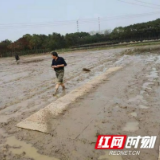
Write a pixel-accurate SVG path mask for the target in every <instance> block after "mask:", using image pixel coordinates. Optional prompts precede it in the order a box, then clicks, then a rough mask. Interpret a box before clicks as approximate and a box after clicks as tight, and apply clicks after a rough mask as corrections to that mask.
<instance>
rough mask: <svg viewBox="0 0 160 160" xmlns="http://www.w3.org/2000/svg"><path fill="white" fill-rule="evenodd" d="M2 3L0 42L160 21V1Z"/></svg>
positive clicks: (7, 0) (29, 0) (32, 0)
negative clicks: (36, 35) (35, 35)
mask: <svg viewBox="0 0 160 160" xmlns="http://www.w3.org/2000/svg"><path fill="white" fill-rule="evenodd" d="M0 1H1V2H0V41H2V40H5V39H9V40H12V41H15V40H17V39H19V38H20V37H22V36H23V35H25V34H46V35H48V34H52V33H53V32H57V33H60V34H63V35H65V34H66V33H74V32H77V31H79V32H91V31H99V30H100V31H104V30H112V29H114V28H115V27H119V26H127V25H131V24H135V23H141V22H147V21H151V20H155V19H157V18H160V1H159V0H26V1H25V0H14V1H13V0H5V1H4V0H0ZM156 12H159V13H156ZM131 15H132V17H131ZM133 15H135V16H133ZM98 17H99V19H98ZM77 21H78V24H77ZM77 26H78V27H77Z"/></svg>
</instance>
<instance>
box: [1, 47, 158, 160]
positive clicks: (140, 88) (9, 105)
mask: <svg viewBox="0 0 160 160" xmlns="http://www.w3.org/2000/svg"><path fill="white" fill-rule="evenodd" d="M125 50H126V49H110V50H99V51H86V52H76V53H66V54H61V55H59V56H62V57H64V58H65V60H66V62H67V63H68V66H67V67H66V68H65V83H66V88H67V89H66V91H65V93H64V92H62V91H61V89H59V94H58V95H57V96H53V92H54V86H55V83H56V80H55V73H54V70H53V69H52V68H51V61H52V59H51V58H52V57H51V55H49V54H46V55H42V56H28V57H27V56H24V57H20V58H21V60H20V63H19V64H18V65H17V64H16V62H15V60H14V58H2V59H0V160H1V159H2V160H32V159H34V160H98V159H102V160H135V159H137V160H138V159H139V160H144V159H145V160H157V159H158V145H159V134H160V133H159V127H160V119H159V114H160V107H159V106H160V98H159V97H160V78H159V75H160V73H159V71H160V56H159V55H158V54H155V53H154V54H152V53H148V54H140V55H122V54H121V53H122V52H123V51H125ZM116 66H122V67H123V69H122V70H120V71H118V72H116V73H114V74H113V75H110V76H109V77H108V78H107V79H106V81H104V83H101V84H99V85H98V86H97V87H96V88H94V89H93V91H92V92H90V93H88V94H87V95H85V96H84V97H82V98H80V99H78V100H77V101H76V102H75V103H74V104H72V105H71V106H70V107H69V108H68V109H67V110H66V111H65V112H64V113H63V114H62V115H59V116H57V118H55V119H54V124H55V129H54V131H53V133H50V134H45V133H41V132H36V131H31V130H25V129H20V128H17V127H16V126H15V125H16V124H17V123H19V122H20V121H22V120H23V119H25V118H27V117H28V116H30V115H32V114H33V113H35V112H37V111H38V110H40V109H42V108H44V107H45V106H47V105H48V104H50V103H51V102H53V101H55V100H56V99H58V98H60V97H62V96H63V95H65V94H67V93H69V92H70V91H72V90H73V89H75V88H77V87H80V86H81V85H83V84H85V83H86V82H89V81H90V80H92V79H94V78H95V77H96V76H98V75H101V74H103V73H105V72H106V70H107V69H108V68H111V67H116ZM83 68H87V69H90V72H85V71H83ZM99 134H101V135H128V136H138V135H141V136H157V141H156V145H155V149H153V150H149V151H148V150H142V151H141V155H140V156H115V157H113V156H109V155H108V152H106V151H105V150H95V149H94V147H95V142H96V139H97V135H99Z"/></svg>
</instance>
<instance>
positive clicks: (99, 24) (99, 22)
mask: <svg viewBox="0 0 160 160" xmlns="http://www.w3.org/2000/svg"><path fill="white" fill-rule="evenodd" d="M98 27H99V33H100V32H101V21H100V18H99V17H98Z"/></svg>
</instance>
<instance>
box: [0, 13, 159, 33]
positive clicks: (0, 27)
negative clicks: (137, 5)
mask: <svg viewBox="0 0 160 160" xmlns="http://www.w3.org/2000/svg"><path fill="white" fill-rule="evenodd" d="M159 13H160V12H150V13H142V14H132V15H121V16H112V17H103V18H100V17H99V18H98V27H99V31H100V22H103V21H111V20H117V19H120V18H123V19H126V18H136V17H142V16H147V15H154V14H159ZM86 23H97V18H95V19H86V20H78V21H76V20H73V21H60V23H58V22H57V23H40V24H23V25H6V26H4V25H3V26H0V29H12V28H15V27H16V28H26V27H36V28H37V27H48V26H64V25H75V24H77V31H78V32H79V24H86Z"/></svg>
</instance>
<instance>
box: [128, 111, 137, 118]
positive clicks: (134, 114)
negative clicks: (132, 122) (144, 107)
mask: <svg viewBox="0 0 160 160" xmlns="http://www.w3.org/2000/svg"><path fill="white" fill-rule="evenodd" d="M129 115H130V116H132V117H137V113H136V112H132V113H130V114H129Z"/></svg>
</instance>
